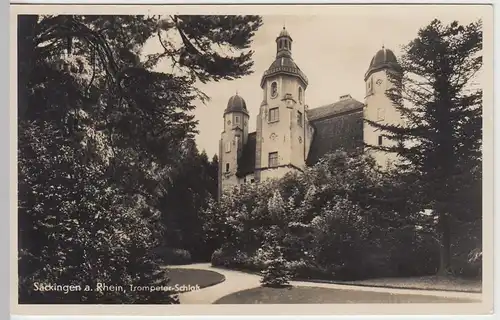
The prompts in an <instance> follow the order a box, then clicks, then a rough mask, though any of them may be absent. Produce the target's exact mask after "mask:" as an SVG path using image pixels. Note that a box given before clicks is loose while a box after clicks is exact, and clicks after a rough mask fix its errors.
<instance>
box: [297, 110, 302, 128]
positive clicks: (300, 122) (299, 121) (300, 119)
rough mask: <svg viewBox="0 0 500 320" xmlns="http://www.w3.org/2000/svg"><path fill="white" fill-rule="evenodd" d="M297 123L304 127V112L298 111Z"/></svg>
mask: <svg viewBox="0 0 500 320" xmlns="http://www.w3.org/2000/svg"><path fill="white" fill-rule="evenodd" d="M297 123H298V125H299V126H301V127H302V112H300V111H297Z"/></svg>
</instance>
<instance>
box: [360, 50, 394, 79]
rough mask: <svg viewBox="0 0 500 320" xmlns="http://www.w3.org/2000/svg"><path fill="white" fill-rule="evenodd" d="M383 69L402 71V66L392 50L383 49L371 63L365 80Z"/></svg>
mask: <svg viewBox="0 0 500 320" xmlns="http://www.w3.org/2000/svg"><path fill="white" fill-rule="evenodd" d="M381 69H391V70H394V71H400V70H401V66H400V65H399V62H398V59H397V58H396V55H395V54H394V52H392V50H390V49H386V48H385V47H382V49H380V50H379V51H377V53H375V55H374V56H373V58H372V60H371V61H370V66H369V67H368V71H366V74H365V80H366V78H368V77H369V76H370V74H372V73H373V72H375V71H378V70H381Z"/></svg>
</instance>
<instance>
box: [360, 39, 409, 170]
mask: <svg viewBox="0 0 500 320" xmlns="http://www.w3.org/2000/svg"><path fill="white" fill-rule="evenodd" d="M400 73H401V67H400V65H399V63H398V61H397V59H396V55H395V54H394V52H392V51H391V50H389V49H387V48H385V47H384V46H382V49H380V50H379V51H378V52H377V53H376V54H375V55H374V56H373V58H372V60H371V62H370V66H369V67H368V70H367V71H366V73H365V84H366V95H365V108H364V112H363V113H364V115H363V117H364V118H365V119H369V120H371V121H374V122H375V121H376V122H380V123H387V124H393V125H402V124H403V123H402V117H401V114H400V113H399V112H398V111H397V109H396V108H395V107H394V105H393V103H392V101H391V99H390V98H389V97H388V96H387V94H386V93H387V90H389V89H391V88H393V87H394V79H395V77H394V76H391V75H390V74H393V75H398V74H400ZM363 139H364V141H365V143H366V144H368V145H379V146H385V147H387V146H391V145H393V143H394V142H393V141H390V140H388V139H387V138H386V137H384V135H383V132H381V131H380V130H378V129H376V128H375V127H373V126H371V125H369V124H368V123H366V122H365V123H364V125H363ZM369 152H371V153H372V155H373V157H374V158H375V160H376V161H377V163H378V164H379V165H380V166H382V167H383V168H385V167H387V166H389V165H390V164H391V163H393V162H394V161H396V160H397V156H396V155H395V154H393V153H387V152H383V151H375V150H371V151H369Z"/></svg>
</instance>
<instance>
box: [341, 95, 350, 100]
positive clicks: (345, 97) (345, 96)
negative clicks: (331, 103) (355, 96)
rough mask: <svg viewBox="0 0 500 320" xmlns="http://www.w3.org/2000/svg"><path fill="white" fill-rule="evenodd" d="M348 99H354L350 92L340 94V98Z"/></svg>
mask: <svg viewBox="0 0 500 320" xmlns="http://www.w3.org/2000/svg"><path fill="white" fill-rule="evenodd" d="M348 99H352V97H351V95H350V94H344V95H342V96H340V100H348Z"/></svg>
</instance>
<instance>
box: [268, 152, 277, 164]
mask: <svg viewBox="0 0 500 320" xmlns="http://www.w3.org/2000/svg"><path fill="white" fill-rule="evenodd" d="M277 166H278V153H277V152H271V153H269V167H277Z"/></svg>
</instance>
